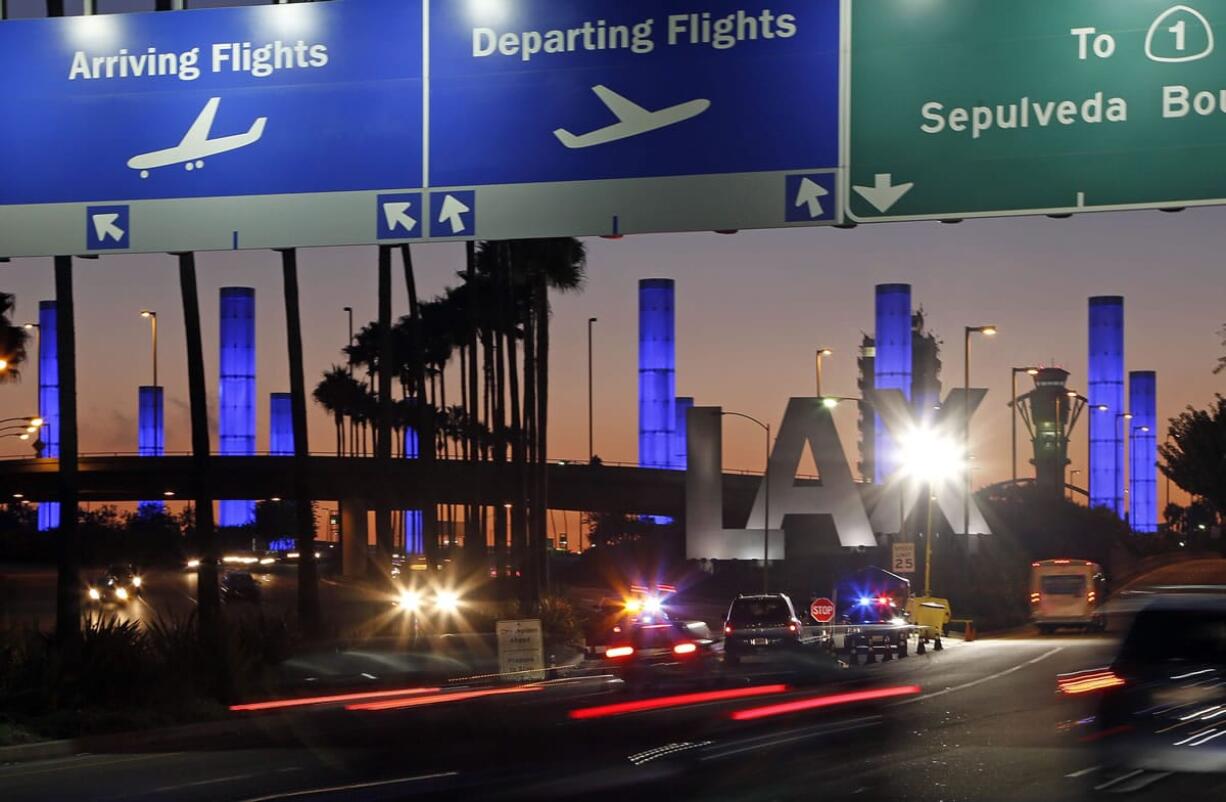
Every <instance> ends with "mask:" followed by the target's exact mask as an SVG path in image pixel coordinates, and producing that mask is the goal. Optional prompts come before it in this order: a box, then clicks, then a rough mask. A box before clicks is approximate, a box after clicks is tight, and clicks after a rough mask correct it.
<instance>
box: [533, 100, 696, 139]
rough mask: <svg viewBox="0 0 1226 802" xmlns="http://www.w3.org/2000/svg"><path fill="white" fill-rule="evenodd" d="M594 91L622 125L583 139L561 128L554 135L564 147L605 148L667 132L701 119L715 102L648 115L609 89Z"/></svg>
mask: <svg viewBox="0 0 1226 802" xmlns="http://www.w3.org/2000/svg"><path fill="white" fill-rule="evenodd" d="M592 91H593V92H595V93H596V96H597V97H599V98H600V99H601V101H603V102H604V104H605V105H606V106H608V107H609V111H611V112H613V113H614V114H615V115H617V119H618V120H620V122H618V123H615V124H613V125H610V126H609V127H607V128H601V129H600V130H598V131H592V132H591V133H587V134H583V135H581V136H576V135H575V134H572V133H571V132H570V131H567V130H566V129H565V128H559V129H558V130H556V131H554V132H553V135H554V136H556V137H557V138H558V140H559V141H560V142H561V143H562V144H563V145H565V146H566V147H568V148H571V149H572V150H574V149H579V148H590V147H594V146H596V145H605V144H608V143H609V142H617V141H618V140H621V139H629V138H630V137H632V136H638V135H639V134H646V133H648V132H649V131H657V130H659V129H661V128H667V127H668V126H670V125H676V124H677V123H680V122H685V121H686V120H689V119H692V118H694V117H697V116H698V115H699V114H702V113H703V112H704V111H706V110H707V109H709V108H711V101H709V100H703V99H699V100H691V101H689V102H688V103H682V104H680V105H677V106H670V107H669V108H667V109H660V110H659V111H648V110H647V109H645V108H643V107H642V106H640V105H638V104H637V103H633V102H631V101H629V100H626V98H624V97H622V96H621V95H619V94H617V93H616V92H614V91H613V90H612V89H609V88H608V87H607V86H593V87H592Z"/></svg>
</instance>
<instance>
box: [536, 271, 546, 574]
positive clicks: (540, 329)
mask: <svg viewBox="0 0 1226 802" xmlns="http://www.w3.org/2000/svg"><path fill="white" fill-rule="evenodd" d="M535 293H536V304H535V305H536V334H537V341H538V345H537V353H536V378H537V390H536V406H537V414H536V484H535V487H534V488H533V499H534V501H535V504H534V511H535V513H536V520H535V523H536V546H537V550H538V551H537V554H538V559H539V560H540V570H539V571H538V573H537V581H538V582H539V583H540V585H541V588H542V589H543V590H545V591H547V590H548V589H549V537H548V532H547V530H546V528H545V520H546V516H548V515H549V487H548V476H549V451H548V448H549V437H548V435H549V289H548V287H547V286H546V284H545V275H544V273H543V272H542V273H541V275H540V277H539V278H538V280H537V283H536V287H535Z"/></svg>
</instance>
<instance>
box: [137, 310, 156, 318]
mask: <svg viewBox="0 0 1226 802" xmlns="http://www.w3.org/2000/svg"><path fill="white" fill-rule="evenodd" d="M140 316H141V317H143V318H145V319H146V320H149V319H151V318H155V317H157V316H158V313H157V312H154V311H153V310H152V309H142V310H140Z"/></svg>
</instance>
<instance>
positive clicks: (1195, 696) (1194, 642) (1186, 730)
mask: <svg viewBox="0 0 1226 802" xmlns="http://www.w3.org/2000/svg"><path fill="white" fill-rule="evenodd" d="M1222 590H1223V593H1222V594H1219V595H1215V596H1210V595H1207V594H1205V595H1182V596H1164V597H1161V598H1158V599H1156V600H1154V601H1153V602H1152V603H1151V604H1150V605H1148V606H1147V607H1146V608H1145V609H1144V610H1142V611H1141V612H1140V613H1138V614H1137V617H1136V619H1135V620H1134V621H1133V624H1132V627H1131V629H1130V630H1129V632H1128V635H1127V636H1126V637H1125V639H1124V642H1123V644H1122V645H1121V647H1120V651H1119V655H1118V656H1117V657H1116V659H1115V661H1114V662H1113V663H1112V664H1111V666H1110V667H1109V668H1104V669H1097V670H1095V671H1088V672H1081V673H1079V674H1073V675H1066V676H1063V677H1061V678H1060V683H1059V685H1060V690H1061V691H1062V692H1063V693H1065V694H1069V695H1080V694H1101V698H1100V701H1099V706H1098V715H1097V716H1096V717H1095V721H1094V725H1093V726H1094V727H1095V728H1096V730H1097V731H1096V733H1095V734H1094V736H1093V740H1095V741H1096V742H1097V744H1098V746H1099V748H1100V749H1101V750H1102V755H1101V758H1102V759H1103V761H1104V763H1105V764H1108V765H1109V764H1116V765H1124V766H1127V767H1129V768H1133V769H1149V770H1154V771H1185V772H1226V588H1224V589H1222Z"/></svg>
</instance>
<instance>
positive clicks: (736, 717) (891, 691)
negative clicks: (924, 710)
mask: <svg viewBox="0 0 1226 802" xmlns="http://www.w3.org/2000/svg"><path fill="white" fill-rule="evenodd" d="M921 690H922V689H921V688H920V686H918V685H903V686H901V687H898V688H878V689H876V690H871V691H852V692H850V693H836V694H833V695H829V696H814V697H810V698H808V699H798V700H796V701H795V702H782V703H780V704H777V705H768V706H766V707H751V708H748V709H746V710H737V711H736V712H734V713H733V714H732V715H731V716H730V718H731V719H732V720H733V721H754V720H756V719H760V718H768V717H770V716H783V715H787V714H789V713H799V712H801V711H804V710H817V709H818V708H822V707H834V706H836V705H846V704H851V703H853V702H871V701H875V700H879V699H896V698H898V697H900V696H915V695H916V694H918V693H919V692H920V691H921Z"/></svg>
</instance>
